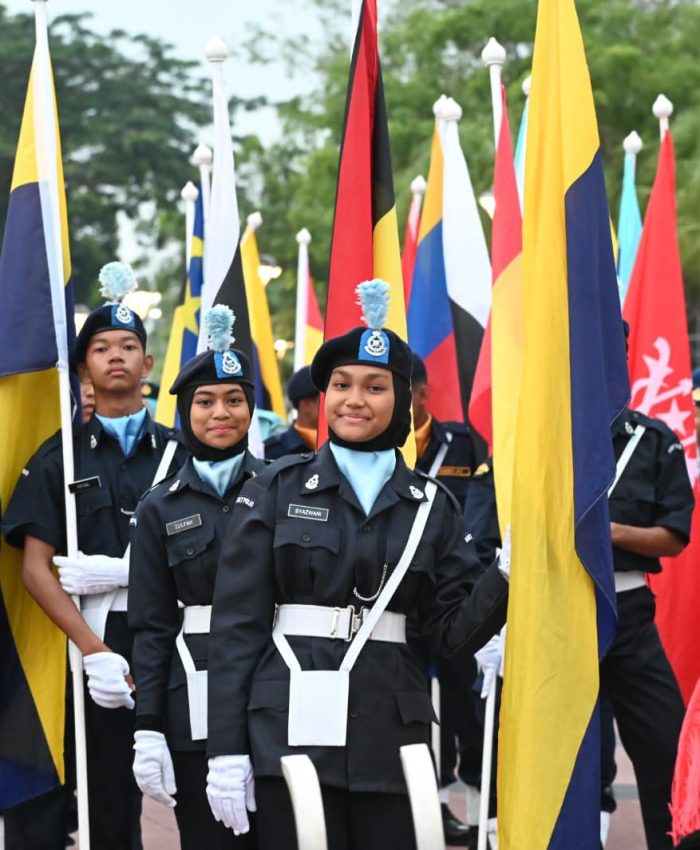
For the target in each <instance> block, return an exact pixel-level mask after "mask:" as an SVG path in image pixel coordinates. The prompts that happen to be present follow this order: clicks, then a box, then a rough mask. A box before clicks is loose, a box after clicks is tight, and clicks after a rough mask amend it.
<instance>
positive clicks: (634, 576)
mask: <svg viewBox="0 0 700 850" xmlns="http://www.w3.org/2000/svg"><path fill="white" fill-rule="evenodd" d="M646 429H647V428H646V425H637V427H636V428H635V429H634V432H633V433H632V436H631V437H630V438H629V440H628V441H627V444H626V445H625V448H624V449H623V451H622V454H621V455H620V457H619V458H618V459H617V464H616V466H615V480H614V481H613V483H612V484H611V485H610V489H609V490H608V499H609V498H610V496H611V495H612V492H613V490H614V489H615V488H616V487H617V484H618V482H619V480H620V478H622V473H623V472H624V471H625V469H626V468H627V464H628V463H629V462H630V460H631V459H632V455H633V454H634V453H635V451H636V449H637V446H638V445H639V441H640V440H641V439H642V437H643V436H644V432H645V431H646ZM646 583H647V579H646V576H645V575H644V573H643V572H641V571H639V570H629V571H627V572H619V573H615V592H616V593H625V592H626V591H628V590H636V589H637V588H638V587H645V586H646Z"/></svg>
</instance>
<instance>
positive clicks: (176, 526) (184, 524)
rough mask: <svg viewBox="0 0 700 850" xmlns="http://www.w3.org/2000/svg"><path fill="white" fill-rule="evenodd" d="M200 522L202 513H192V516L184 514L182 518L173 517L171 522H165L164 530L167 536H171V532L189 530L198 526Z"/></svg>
mask: <svg viewBox="0 0 700 850" xmlns="http://www.w3.org/2000/svg"><path fill="white" fill-rule="evenodd" d="M201 524H202V515H201V514H192V516H186V517H183V518H182V519H175V520H173V521H172V522H168V523H166V525H165V530H166V531H167V533H168V536H171V535H173V534H179V533H180V532H181V531H189V529H190V528H199V526H200V525H201Z"/></svg>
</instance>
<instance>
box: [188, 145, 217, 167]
mask: <svg viewBox="0 0 700 850" xmlns="http://www.w3.org/2000/svg"><path fill="white" fill-rule="evenodd" d="M213 159H214V154H213V153H212V152H211V148H210V147H208V146H207V145H205V144H204V143H200V144H198V145H197V147H196V148H195V149H194V153H193V154H192V158H191V159H190V162H191V163H192V165H196V166H198V167H199V166H202V165H207V166H209V165H211V164H212V161H213Z"/></svg>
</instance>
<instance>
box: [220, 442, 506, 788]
mask: <svg viewBox="0 0 700 850" xmlns="http://www.w3.org/2000/svg"><path fill="white" fill-rule="evenodd" d="M425 484H426V479H425V477H424V476H421V475H420V474H418V473H415V472H412V471H410V470H409V469H408V468H407V467H406V465H405V464H404V462H403V459H402V458H401V456H400V455H398V456H397V461H396V468H395V470H394V472H393V474H392V476H391V478H390V479H389V481H388V482H387V483H386V484H385V485H384V487H383V489H382V491H381V492H380V494H379V496H378V497H377V500H376V502H375V504H374V505H373V507H372V511H371V513H370V514H369V516H366V515H365V513H364V511H363V510H362V508H361V507H360V504H359V502H358V501H357V497H356V496H355V493H354V491H353V489H352V487H351V485H350V483H349V482H348V481H347V479H346V478H345V477H344V476H343V475H342V474H341V472H340V471H339V469H338V467H337V465H336V463H335V459H334V457H333V455H332V453H331V451H330V448H329V446H328V445H324V446H323V447H322V448H321V449H320V451H319V452H318V454H316V455H315V456H312V455H310V454H305V455H299V456H296V457H290V458H284V459H282V460H279V461H277V462H276V463H274V464H272V465H271V466H269V467H268V468H267V469H266V470H265V471H264V472H263V473H261V474H260V475H259V476H258V477H257V478H255V479H254V480H252V481H249V482H248V483H247V484H246V485H245V487H244V488H243V490H242V492H241V495H240V496H239V498H238V504H237V505H236V510H235V512H234V515H233V520H232V522H231V524H230V525H229V527H228V531H227V533H226V538H225V540H224V545H223V548H222V552H221V559H220V562H219V569H218V572H217V576H216V589H215V592H214V610H213V615H212V630H211V637H210V640H211V643H210V651H209V745H208V751H209V754H210V755H221V754H227V753H228V754H245V753H250V754H251V755H252V759H253V765H254V768H255V772H256V774H257V775H258V776H280V775H281V768H280V757H281V756H283V755H286V754H289V753H294V752H305V753H307V754H308V755H309V756H310V757H311V759H312V761H313V762H314V764H315V766H316V769H317V771H318V773H319V777H320V781H321V783H323V784H326V785H330V786H335V787H339V788H349V789H350V790H354V791H386V792H393V793H405V788H406V786H405V783H404V779H403V775H402V771H401V765H400V761H399V747H400V746H402V745H404V744H412V743H420V742H425V743H427V742H428V740H429V737H430V723H431V721H432V720H433V719H434V715H433V710H432V707H431V703H430V697H429V696H428V693H427V691H426V687H425V672H424V669H423V667H422V665H421V664H420V662H419V660H418V659H417V657H416V656H415V654H414V653H413V652H412V651H411V649H409V648H408V646H407V645H405V644H397V643H388V642H379V641H368V642H367V644H366V645H365V647H364V649H363V650H362V652H361V653H360V656H359V659H358V661H357V663H356V664H355V666H354V668H353V670H352V672H351V674H350V701H349V714H348V736H347V745H346V747H295V748H293V749H292V748H290V747H288V745H287V725H288V704H289V670H288V668H287V666H286V664H285V662H284V661H283V659H282V658H281V656H280V655H279V653H278V652H277V649H276V647H275V645H274V642H273V640H272V637H271V631H272V623H273V616H274V610H275V604H283V603H297V604H313V605H324V606H338V607H347V606H349V605H355V606H356V608H357V609H359V607H360V606H361V604H362V603H361V602H360V601H359V600H358V599H357V598H356V597H355V596H354V595H353V588H356V589H357V591H358V592H359V593H360V594H361V595H362V596H365V597H368V596H371V595H372V594H374V593H376V592H377V589H378V587H379V585H380V582H381V576H382V571H383V565H384V564H385V563H386V564H388V566H389V570H391V569H393V568H394V567H395V566H396V564H397V562H398V560H399V558H400V556H401V554H402V552H403V550H404V548H405V545H406V541H407V539H408V535H409V532H410V529H411V526H412V524H413V520H414V517H415V515H416V511H417V509H418V505H419V504H420V503H421V502H423V501H425V495H424V488H425ZM309 508H313V509H314V510H313V515H314V517H313V518H312V517H311V516H310V514H309V511H308V509H309ZM479 573H480V569H479V564H478V561H477V558H476V554H475V551H474V546H473V544H472V543H471V542H469V540H468V538H467V535H466V533H465V529H464V524H463V521H462V517H461V516H460V515H459V512H458V511H457V509H456V507H455V505H454V500H453V497H452V496H451V495H450V494H449V493H448V492H447V491H446V490H445V489H444V488H443V487H441V486H440V487H439V488H438V492H437V494H436V498H435V503H434V505H433V509H432V514H431V517H430V519H429V521H428V524H427V526H426V529H425V532H424V534H423V539H422V540H421V542H420V544H419V546H418V549H417V551H416V554H415V557H414V559H413V561H412V563H411V566H410V568H409V570H408V573H407V575H406V577H405V578H404V580H403V581H402V582H401V584H400V586H399V588H398V590H397V592H396V594H395V595H394V597H393V599H392V600H391V601H390V603H389V606H388V610H391V611H395V612H401V613H404V614H414V613H415V615H416V617H417V619H418V621H419V622H420V625H421V627H422V629H423V632H424V634H425V636H426V639H427V640H428V641H429V643H430V645H431V648H432V649H433V650H434V651H435V652H439V653H442V654H445V655H449V654H450V653H456V652H459V651H464V652H468V653H472V652H473V651H474V650H476V649H478V648H479V647H480V646H482V645H483V644H484V643H485V642H486V640H487V639H488V638H489V637H490V636H491V635H493V634H495V633H496V632H497V631H498V630H499V629H500V628H501V626H502V625H503V622H504V620H505V614H506V606H507V587H508V585H507V583H506V581H505V580H504V579H503V577H502V576H501V574H500V573H499V572H498V570H497V569H496V568H494V569H493V570H490V571H488V572H487V573H486V574H485V575H484V576H483V578H482V579H481V581H479V582H478V584H477V583H476V582H477V578H478V576H479ZM389 574H390V573H389ZM289 643H290V645H291V647H292V649H293V650H294V652H295V654H296V656H297V658H298V659H299V662H300V664H301V667H302V669H304V670H312V669H315V670H337V669H338V667H339V666H340V662H341V660H342V658H343V656H344V654H345V652H346V650H347V644H346V643H345V642H344V641H342V640H331V639H328V638H311V637H290V638H289Z"/></svg>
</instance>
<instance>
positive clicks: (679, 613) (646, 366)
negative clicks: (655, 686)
mask: <svg viewBox="0 0 700 850" xmlns="http://www.w3.org/2000/svg"><path fill="white" fill-rule="evenodd" d="M675 184H676V178H675V159H674V151H673V140H672V138H671V134H670V133H669V132H667V133H666V134H665V136H664V139H663V141H662V143H661V148H660V150H659V161H658V166H657V171H656V179H655V180H654V186H653V188H652V192H651V197H650V199H649V206H648V207H647V213H646V218H645V220H644V229H643V232H642V238H641V241H640V243H639V252H638V254H637V259H636V261H635V265H634V270H633V272H632V277H631V279H630V285H629V290H628V293H627V297H626V299H625V307H624V312H623V315H624V317H625V319H627V321H628V322H629V324H630V340H629V342H630V347H629V366H630V378H631V386H632V400H631V403H630V406H631V407H632V408H634V409H636V410H640V411H642V413H646V414H647V415H649V416H653V417H655V418H656V419H660V420H661V421H663V422H665V423H666V424H667V425H668V426H669V427H670V428H671V429H672V430H673V431H675V433H676V436H677V437H678V439H679V441H680V443H681V445H682V447H683V451H684V452H685V459H686V463H687V467H688V475H689V476H690V480H691V483H692V484H693V492H694V493H695V502H696V509H695V511H694V514H693V525H692V531H691V540H690V543H689V545H688V546H687V547H686V548H685V549H684V551H683V552H682V553H681V554H680V555H679V556H678V557H677V558H668V559H664V561H663V567H664V569H663V572H662V573H661V574H660V575H654V576H650V584H651V588H652V590H653V591H654V593H655V595H656V606H657V607H656V624H657V626H658V628H659V632H660V634H661V640H662V642H663V644H664V648H665V650H666V653H667V655H668V657H669V660H670V662H671V665H672V666H673V669H674V671H675V674H676V677H677V678H678V683H679V685H680V687H681V691H682V692H683V697H684V699H685V700H686V702H687V701H688V700H689V699H690V695H691V694H692V692H693V688H694V686H695V682H696V681H697V680H698V678H699V677H700V618H699V617H698V611H700V571H699V570H698V565H699V564H700V509H698V508H697V504H698V497H699V495H700V494H699V491H698V444H697V435H696V433H695V419H694V405H693V398H692V387H693V382H692V378H691V365H690V343H689V340H688V319H687V314H686V308H685V292H684V289H683V275H682V270H681V258H680V251H679V249H678V236H677V230H676V185H675Z"/></svg>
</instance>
